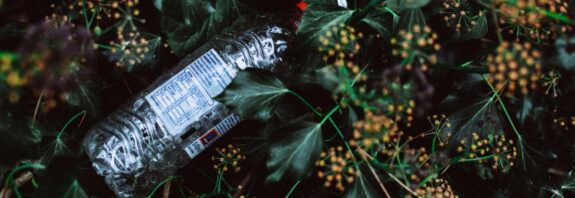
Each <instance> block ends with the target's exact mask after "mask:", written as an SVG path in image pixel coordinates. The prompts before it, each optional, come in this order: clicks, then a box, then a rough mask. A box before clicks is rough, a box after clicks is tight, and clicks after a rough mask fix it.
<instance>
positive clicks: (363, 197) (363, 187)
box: [344, 173, 381, 198]
mask: <svg viewBox="0 0 575 198" xmlns="http://www.w3.org/2000/svg"><path fill="white" fill-rule="evenodd" d="M364 174H365V173H363V174H361V175H360V176H358V177H357V179H356V181H355V182H354V183H353V186H352V187H351V188H350V189H349V190H348V191H347V192H346V193H345V195H344V197H346V198H370V197H381V195H379V194H378V193H377V192H376V191H375V189H374V188H373V186H372V184H371V182H370V181H369V180H367V177H366V176H365V175H364Z"/></svg>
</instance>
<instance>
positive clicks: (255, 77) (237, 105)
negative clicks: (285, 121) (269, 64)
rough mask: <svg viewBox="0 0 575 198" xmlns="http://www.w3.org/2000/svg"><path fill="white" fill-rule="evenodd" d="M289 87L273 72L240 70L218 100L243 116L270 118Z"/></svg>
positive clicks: (258, 118)
mask: <svg viewBox="0 0 575 198" xmlns="http://www.w3.org/2000/svg"><path fill="white" fill-rule="evenodd" d="M288 92H289V89H287V88H286V87H285V85H284V84H283V83H282V82H281V81H280V80H279V79H277V78H276V77H274V76H273V74H272V73H271V72H268V71H264V70H244V71H240V72H239V73H238V75H237V76H236V77H235V78H234V80H233V81H232V83H231V84H230V85H229V86H228V87H227V88H226V90H225V91H224V92H223V93H222V94H220V95H219V96H218V97H217V98H216V100H218V101H220V102H222V103H223V104H225V105H226V106H227V107H228V108H230V109H231V110H232V111H233V112H234V113H236V114H237V115H239V116H240V117H241V118H251V119H255V120H262V121H265V120H268V119H270V118H271V117H272V115H273V112H274V110H275V108H276V106H277V105H278V104H279V102H280V101H281V99H282V98H283V96H284V95H285V94H286V93H288Z"/></svg>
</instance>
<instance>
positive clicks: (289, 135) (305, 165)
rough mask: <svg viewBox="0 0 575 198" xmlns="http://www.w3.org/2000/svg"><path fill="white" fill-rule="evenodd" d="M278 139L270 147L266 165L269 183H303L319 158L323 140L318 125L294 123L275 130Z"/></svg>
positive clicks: (319, 125)
mask: <svg viewBox="0 0 575 198" xmlns="http://www.w3.org/2000/svg"><path fill="white" fill-rule="evenodd" d="M276 133H279V135H280V137H278V138H277V139H276V140H275V141H273V142H272V144H271V145H270V151H269V159H268V160H267V162H266V166H267V168H268V171H269V172H270V173H269V175H268V176H267V178H266V181H268V182H277V181H280V180H285V179H292V180H295V179H304V178H305V177H307V176H308V175H309V173H310V171H311V169H312V167H313V163H314V162H315V161H316V160H317V159H318V158H319V153H320V151H321V148H322V143H323V138H322V134H321V124H320V123H313V122H295V123H293V124H289V125H286V126H284V127H281V128H280V129H278V132H276Z"/></svg>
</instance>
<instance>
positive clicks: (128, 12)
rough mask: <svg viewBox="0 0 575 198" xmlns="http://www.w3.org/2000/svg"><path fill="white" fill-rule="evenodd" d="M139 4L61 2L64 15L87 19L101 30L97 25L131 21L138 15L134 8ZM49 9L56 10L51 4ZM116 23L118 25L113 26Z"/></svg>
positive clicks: (128, 0) (105, 0)
mask: <svg viewBox="0 0 575 198" xmlns="http://www.w3.org/2000/svg"><path fill="white" fill-rule="evenodd" d="M139 3H140V1H139V0H72V1H63V4H62V7H63V8H64V10H63V12H65V13H68V14H64V15H66V16H72V17H73V18H86V17H87V20H95V21H94V23H95V24H97V26H96V28H102V27H99V26H98V25H101V24H103V23H104V22H109V24H112V25H120V26H123V25H126V24H122V23H124V22H122V19H128V20H132V19H133V17H136V16H139V15H140V10H138V9H136V8H135V7H136V6H137V5H138V4H139ZM51 7H52V8H56V5H55V4H52V5H51ZM52 16H55V15H54V14H53V15H52ZM117 22H119V23H120V24H115V23H117ZM95 31H100V30H95Z"/></svg>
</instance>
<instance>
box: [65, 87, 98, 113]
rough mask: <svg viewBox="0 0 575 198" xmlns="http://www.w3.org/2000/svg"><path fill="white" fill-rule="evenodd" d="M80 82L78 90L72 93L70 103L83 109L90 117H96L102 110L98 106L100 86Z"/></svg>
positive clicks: (69, 97)
mask: <svg viewBox="0 0 575 198" xmlns="http://www.w3.org/2000/svg"><path fill="white" fill-rule="evenodd" d="M78 82H79V83H80V84H79V85H78V88H77V90H76V91H74V92H71V93H70V95H69V96H68V103H69V104H70V105H72V106H77V107H80V108H82V109H83V110H85V111H86V113H87V114H88V115H89V116H91V117H95V116H96V115H98V111H99V109H100V108H99V104H98V98H99V97H98V95H99V94H97V93H96V92H97V87H98V86H97V85H96V83H94V82H82V81H81V80H78Z"/></svg>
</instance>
